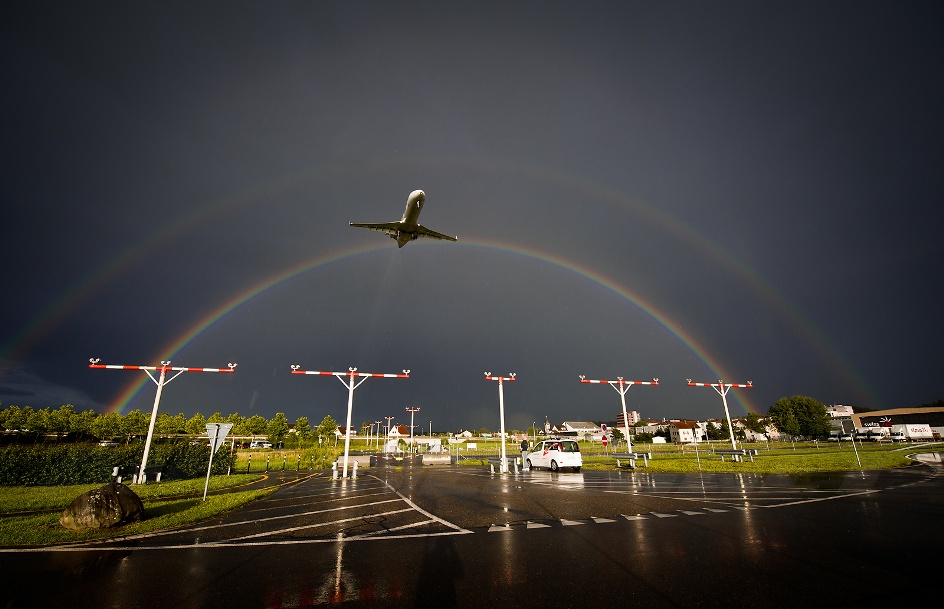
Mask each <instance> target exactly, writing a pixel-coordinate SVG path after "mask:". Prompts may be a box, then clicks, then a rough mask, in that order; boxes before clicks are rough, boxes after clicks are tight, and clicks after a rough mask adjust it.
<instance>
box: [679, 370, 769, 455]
mask: <svg viewBox="0 0 944 609" xmlns="http://www.w3.org/2000/svg"><path fill="white" fill-rule="evenodd" d="M688 386H689V387H711V388H713V389H714V390H715V391H717V392H718V395H720V396H721V401H722V402H724V416H725V417H727V419H728V433H729V434H730V435H731V449H732V450H737V444H736V443H735V442H734V426H733V425H732V424H731V413H730V412H728V397H727V396H728V392H729V391H731V388H732V387H742V388H744V389H750V388H751V387H753V386H754V382H753V381H747V383H746V384H739V383H725V382H724V381H722V380H720V379H719V380H718V382H717V383H693V382H692V379H688Z"/></svg>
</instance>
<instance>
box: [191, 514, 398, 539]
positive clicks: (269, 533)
mask: <svg viewBox="0 0 944 609" xmlns="http://www.w3.org/2000/svg"><path fill="white" fill-rule="evenodd" d="M410 511H412V510H411V509H410V508H403V509H402V510H391V511H389V512H381V513H379V514H370V515H368V516H355V517H353V518H342V519H341V520H331V521H328V522H316V523H314V524H306V525H302V526H298V527H289V528H287V529H277V530H274V531H265V532H263V533H256V534H254V535H243V536H242V537H233V538H232V539H229V540H227V541H228V542H234V541H242V540H244V539H258V538H260V537H274V536H278V535H284V534H285V533H294V532H295V531H304V530H305V529H317V528H321V527H327V526H332V525H337V524H344V523H346V522H359V521H363V520H364V518H375V517H377V516H391V515H393V514H402V513H403V512H410ZM212 544H213V542H207V543H206V544H205V545H212Z"/></svg>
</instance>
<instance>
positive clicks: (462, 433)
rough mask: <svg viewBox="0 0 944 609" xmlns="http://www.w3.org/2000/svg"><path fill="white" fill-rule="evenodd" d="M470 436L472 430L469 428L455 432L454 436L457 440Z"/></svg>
mask: <svg viewBox="0 0 944 609" xmlns="http://www.w3.org/2000/svg"><path fill="white" fill-rule="evenodd" d="M471 437H472V432H471V431H469V430H467V429H466V430H464V431H460V432H459V433H457V434H455V438H456V439H457V440H458V439H459V438H471Z"/></svg>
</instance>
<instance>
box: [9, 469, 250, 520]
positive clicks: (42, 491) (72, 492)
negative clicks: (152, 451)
mask: <svg viewBox="0 0 944 609" xmlns="http://www.w3.org/2000/svg"><path fill="white" fill-rule="evenodd" d="M261 478H262V476H260V475H259V474H237V475H234V476H211V477H210V491H216V490H221V489H226V488H233V487H238V486H242V485H244V484H249V483H250V482H255V481H257V480H259V479H261ZM205 482H206V479H205V478H194V479H192V480H174V481H170V482H158V483H153V482H152V483H150V484H144V485H129V487H128V488H130V489H131V490H133V491H134V492H135V494H137V496H138V497H140V498H141V500H142V501H147V500H148V499H159V498H162V497H182V496H186V495H195V494H200V495H201V496H202V495H203V485H204V483H205ZM101 486H102V485H101V484H75V485H70V486H5V487H0V514H9V513H13V512H27V511H37V510H61V509H65V508H66V507H68V505H69V504H70V503H72V500H73V499H75V498H76V497H78V496H79V495H81V494H82V493H85V492H88V491H90V490H92V489H95V488H99V487H101Z"/></svg>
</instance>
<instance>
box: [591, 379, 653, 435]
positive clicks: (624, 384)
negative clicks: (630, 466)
mask: <svg viewBox="0 0 944 609" xmlns="http://www.w3.org/2000/svg"><path fill="white" fill-rule="evenodd" d="M579 376H580V382H581V383H594V384H603V383H606V384H608V385H609V386H610V387H612V388H613V389H615V390H616V392H617V393H619V394H620V401H621V402H622V404H623V429H624V430H625V431H626V452H628V453H631V452H633V441H632V440H631V439H630V437H629V417H628V416H627V414H626V392H627V391H629V388H630V387H632V386H633V385H658V384H659V379H657V378H654V379H652V380H651V381H624V380H623V377H621V376H618V377H616V380H615V381H607V380H591V379H588V378H587V377H585V376H584V375H582V374H581V375H579ZM614 446H615V445H614ZM614 450H615V448H614Z"/></svg>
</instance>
